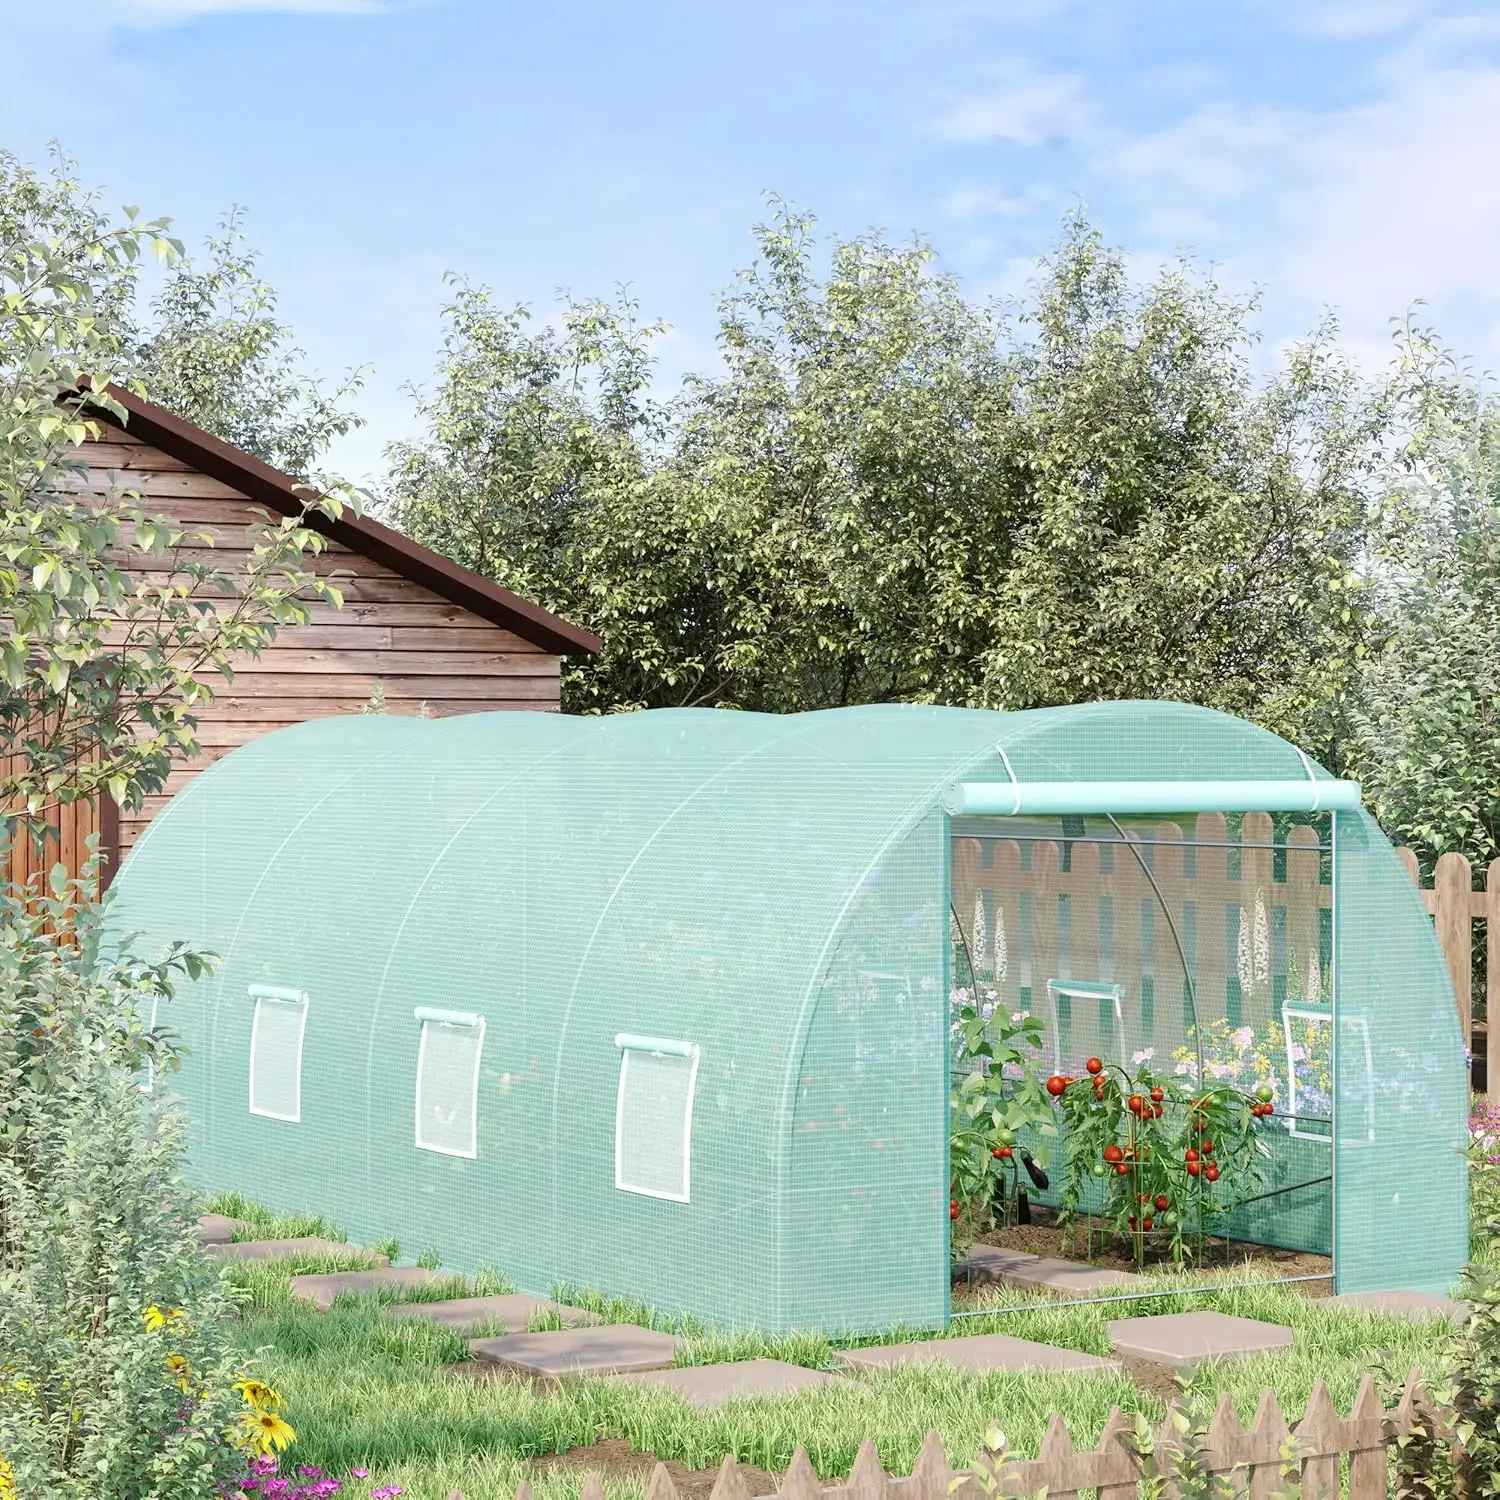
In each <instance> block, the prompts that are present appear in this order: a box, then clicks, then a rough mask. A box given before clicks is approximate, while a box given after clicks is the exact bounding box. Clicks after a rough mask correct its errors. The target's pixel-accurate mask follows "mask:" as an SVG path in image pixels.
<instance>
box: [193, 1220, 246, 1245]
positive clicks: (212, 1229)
mask: <svg viewBox="0 0 1500 1500" xmlns="http://www.w3.org/2000/svg"><path fill="white" fill-rule="evenodd" d="M244 1228H245V1225H244V1224H243V1223H241V1221H240V1220H239V1219H231V1218H230V1217H229V1216H228V1215H227V1214H204V1215H203V1217H202V1218H201V1219H199V1220H198V1238H199V1239H200V1240H201V1241H202V1242H203V1243H204V1244H205V1245H227V1244H228V1243H229V1242H230V1240H232V1239H233V1238H234V1232H235V1230H237V1229H244Z"/></svg>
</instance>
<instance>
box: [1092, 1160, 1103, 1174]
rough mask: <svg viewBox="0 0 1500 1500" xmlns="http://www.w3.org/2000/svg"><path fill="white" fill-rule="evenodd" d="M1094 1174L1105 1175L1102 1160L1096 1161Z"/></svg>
mask: <svg viewBox="0 0 1500 1500" xmlns="http://www.w3.org/2000/svg"><path fill="white" fill-rule="evenodd" d="M1094 1176H1095V1177H1103V1176H1104V1163H1103V1162H1102V1161H1096V1162H1095V1163H1094Z"/></svg>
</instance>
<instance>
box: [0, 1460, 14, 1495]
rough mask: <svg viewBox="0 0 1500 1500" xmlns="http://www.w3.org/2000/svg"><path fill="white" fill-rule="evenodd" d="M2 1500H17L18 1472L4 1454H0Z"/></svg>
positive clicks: (0, 1491) (0, 1493)
mask: <svg viewBox="0 0 1500 1500" xmlns="http://www.w3.org/2000/svg"><path fill="white" fill-rule="evenodd" d="M0 1500H16V1471H15V1470H14V1469H13V1468H11V1466H10V1461H9V1460H8V1459H7V1458H6V1456H5V1455H4V1454H3V1453H0Z"/></svg>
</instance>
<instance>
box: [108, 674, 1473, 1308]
mask: <svg viewBox="0 0 1500 1500" xmlns="http://www.w3.org/2000/svg"><path fill="white" fill-rule="evenodd" d="M111 921H112V923H113V925H114V927H115V929H116V930H117V931H118V932H120V933H121V934H127V933H128V934H138V936H137V937H136V938H135V939H134V941H135V943H136V947H137V950H138V951H141V952H146V951H148V950H150V949H152V948H153V947H154V946H156V945H160V944H165V943H168V942H173V941H178V940H185V941H188V942H190V943H192V944H193V945H194V946H196V947H198V948H201V949H205V950H208V951H211V952H214V953H216V954H218V955H219V962H218V963H217V965H216V966H215V968H214V970H213V972H212V973H211V974H210V975H208V976H206V977H204V978H203V979H202V980H200V981H198V982H197V983H196V984H194V985H192V986H188V987H186V988H185V989H184V990H183V992H182V993H181V994H180V996H179V997H178V998H177V999H176V1000H175V1001H173V1002H172V1003H170V1004H168V1005H164V1006H163V1007H162V1012H161V1016H160V1022H161V1024H162V1025H164V1026H166V1027H168V1028H169V1029H171V1030H172V1031H174V1032H175V1033H177V1034H178V1035H179V1036H180V1037H181V1038H182V1040H183V1042H184V1043H185V1045H186V1046H187V1048H188V1049H189V1055H188V1056H187V1058H186V1061H185V1065H184V1067H183V1069H182V1070H181V1071H180V1072H179V1073H176V1074H173V1075H171V1077H170V1083H169V1084H168V1082H167V1081H166V1080H165V1079H163V1078H160V1077H159V1078H157V1079H156V1080H155V1081H154V1082H153V1083H151V1084H150V1085H149V1086H153V1087H156V1088H166V1087H170V1088H171V1089H172V1090H173V1091H174V1092H175V1093H178V1094H180V1095H181V1097H182V1099H183V1101H184V1104H185V1107H186V1110H187V1113H188V1117H189V1121H190V1148H189V1157H190V1162H191V1167H192V1172H193V1175H194V1177H195V1179H196V1180H197V1181H198V1182H199V1183H200V1184H201V1185H202V1186H203V1187H204V1188H205V1189H207V1190H210V1191H221V1190H234V1191H238V1192H241V1193H244V1194H246V1195H248V1196H250V1197H252V1198H256V1199H259V1200H261V1201H263V1202H266V1203H267V1204H269V1205H271V1206H272V1207H275V1208H283V1209H291V1208H299V1209H316V1210H318V1211H319V1212H321V1213H324V1214H325V1215H327V1216H328V1217H329V1218H330V1219H332V1220H334V1221H336V1222H339V1223H341V1224H343V1225H344V1226H345V1227H346V1228H347V1229H348V1230H349V1231H350V1233H351V1235H353V1236H355V1237H357V1238H364V1239H383V1238H385V1237H387V1236H395V1237H396V1238H397V1239H398V1240H399V1241H400V1242H401V1244H402V1247H403V1249H404V1251H405V1252H406V1253H408V1254H412V1255H415V1254H417V1253H418V1252H420V1251H425V1250H434V1251H436V1252H437V1254H438V1255H439V1256H440V1258H441V1261H442V1263H443V1264H444V1265H445V1266H449V1267H452V1268H454V1269H455V1270H459V1271H472V1270H475V1269H477V1268H479V1267H481V1266H490V1267H494V1268H496V1269H498V1270H500V1271H502V1272H503V1273H504V1274H505V1275H507V1276H508V1277H509V1278H510V1279H511V1280H512V1281H514V1282H515V1283H516V1284H518V1285H519V1286H520V1287H522V1288H523V1289H525V1290H527V1291H531V1292H535V1293H539V1294H545V1293H547V1292H548V1291H550V1290H553V1289H554V1288H556V1287H558V1286H572V1287H592V1288H597V1289H600V1290H603V1291H607V1292H611V1293H616V1294H621V1295H628V1296H631V1297H635V1298H638V1299H640V1300H642V1301H645V1302H648V1303H650V1304H651V1305H653V1306H655V1307H657V1308H659V1309H661V1310H662V1311H665V1312H671V1313H690V1314H693V1315H695V1316H698V1317H701V1318H704V1319H706V1320H709V1321H711V1322H714V1323H716V1324H719V1325H721V1326H724V1327H732V1328H759V1329H763V1330H767V1331H781V1330H790V1329H799V1328H809V1329H811V1328H816V1329H822V1330H825V1331H827V1332H830V1333H835V1334H839V1333H856V1332H869V1331H878V1330H880V1329H885V1328H889V1327H892V1326H894V1325H897V1324H905V1325H908V1326H927V1327H934V1326H942V1325H943V1324H945V1323H946V1322H947V1321H948V1319H949V1318H950V1316H951V1313H952V1304H951V1292H950V1244H949V1234H950V1227H949V1216H948V1212H947V1210H948V1199H949V1183H948V1173H949V1166H948V1130H949V1096H950V1067H951V1065H952V1058H951V1056H950V1047H951V1032H952V1020H953V1014H952V1007H953V1004H954V997H955V995H957V994H959V993H960V992H969V993H978V992H980V991H982V992H983V993H984V994H985V995H987V996H988V997H989V1003H993V1004H1005V1005H1006V1006H1008V1007H1009V1008H1010V1009H1011V1010H1012V1011H1015V1010H1018V1009H1029V1010H1030V1011H1031V1012H1032V1013H1033V1014H1040V1015H1042V1016H1043V1018H1044V1022H1045V1026H1046V1030H1047V1058H1046V1062H1047V1065H1049V1066H1056V1067H1059V1068H1062V1067H1066V1066H1068V1065H1070V1062H1071V1060H1073V1059H1076V1058H1077V1057H1078V1056H1079V1055H1081V1053H1082V1051H1084V1050H1086V1049H1091V1048H1100V1047H1103V1048H1106V1049H1113V1054H1112V1055H1118V1056H1119V1057H1120V1058H1122V1059H1128V1058H1130V1057H1132V1056H1134V1055H1135V1054H1137V1053H1146V1052H1148V1050H1149V1053H1150V1054H1151V1055H1154V1056H1155V1057H1156V1059H1157V1062H1158V1063H1161V1064H1165V1063H1167V1062H1168V1060H1169V1059H1170V1058H1172V1057H1176V1058H1177V1061H1176V1063H1175V1064H1174V1066H1176V1067H1178V1068H1179V1069H1180V1070H1181V1069H1192V1070H1193V1076H1199V1077H1201V1076H1204V1070H1205V1069H1207V1070H1208V1072H1209V1073H1210V1074H1213V1073H1214V1070H1215V1069H1233V1068H1236V1067H1239V1066H1242V1065H1243V1066H1246V1067H1249V1066H1251V1065H1252V1063H1253V1066H1255V1067H1259V1068H1260V1069H1261V1070H1262V1071H1263V1072H1264V1070H1265V1069H1266V1068H1267V1067H1271V1068H1273V1069H1274V1068H1276V1067H1281V1068H1282V1069H1283V1070H1284V1071H1285V1072H1286V1074H1287V1075H1288V1076H1286V1077H1285V1079H1284V1083H1285V1088H1286V1090H1287V1092H1288V1094H1289V1095H1292V1096H1295V1095H1296V1093H1297V1091H1298V1090H1299V1089H1300V1090H1301V1091H1302V1096H1303V1100H1304V1103H1303V1104H1302V1105H1296V1104H1294V1106H1293V1109H1292V1111H1291V1116H1290V1117H1289V1118H1288V1119H1286V1120H1285V1121H1281V1120H1278V1121H1277V1122H1276V1125H1277V1134H1276V1136H1275V1146H1276V1149H1275V1152H1274V1153H1273V1156H1274V1161H1273V1163H1272V1166H1273V1169H1274V1173H1275V1174H1276V1175H1275V1176H1274V1178H1273V1182H1272V1190H1271V1191H1270V1192H1269V1193H1267V1194H1266V1195H1265V1196H1264V1198H1263V1199H1262V1201H1261V1202H1260V1203H1259V1204H1256V1205H1250V1206H1248V1207H1247V1208H1245V1209H1242V1210H1240V1211H1239V1212H1238V1214H1237V1216H1236V1221H1235V1224H1236V1228H1235V1233H1236V1234H1237V1236H1238V1237H1241V1238H1244V1239H1246V1240H1250V1241H1254V1242H1256V1243H1263V1244H1266V1245H1271V1246H1281V1247H1285V1248H1289V1249H1293V1250H1308V1251H1313V1252H1323V1253H1328V1252H1331V1253H1332V1256H1333V1262H1334V1275H1335V1278H1336V1285H1337V1288H1338V1290H1340V1291H1365V1290H1380V1289H1386V1288H1391V1287H1406V1288H1411V1289H1416V1290H1423V1291H1430V1292H1448V1291H1450V1290H1451V1289H1452V1287H1453V1285H1454V1282H1455V1280H1456V1277H1457V1275H1458V1272H1459V1268H1460V1266H1461V1265H1462V1263H1463V1261H1464V1259H1465V1257H1466V1253H1467V1213H1466V1200H1465V1191H1466V1187H1465V1175H1464V1161H1463V1157H1462V1148H1463V1144H1464V1139H1465V1121H1466V1111H1467V1086H1466V1078H1465V1073H1464V1054H1463V1044H1462V1039H1461V1034H1460V1030H1459V1024H1458V1016H1457V1010H1456V1006H1455V1004H1454V998H1453V994H1452V990H1451V987H1450V984H1449V980H1448V976H1447V972H1446V969H1445V967H1444V965H1443V962H1442V959H1441V956H1440V954H1439V951H1438V948H1437V945H1436V941H1435V939H1434V936H1433V933H1432V928H1431V922H1430V920H1429V919H1428V917H1427V916H1426V914H1425V913H1424V911H1423V909H1422V907H1421V904H1420V900H1419V898H1418V896H1417V893H1416V891H1415V890H1414V888H1413V887H1412V884H1411V882H1410V880H1409V879H1408V877H1407V875H1406V873H1405V871H1404V870H1403V869H1402V867H1401V864H1400V862H1399V860H1398V859H1397V857H1396V854H1395V851H1394V850H1393V849H1392V848H1391V846H1390V844H1389V843H1388V842H1387V841H1386V839H1385V838H1384V836H1383V835H1382V834H1381V832H1380V830H1379V829H1378V827H1377V826H1376V824H1375V822H1374V821H1373V819H1372V818H1371V817H1370V816H1369V815H1368V814H1367V813H1366V812H1365V811H1364V810H1363V809H1362V808H1361V806H1360V802H1359V795H1358V789H1357V787H1354V786H1353V785H1352V784H1350V783H1346V782H1340V781H1337V780H1335V779H1333V778H1332V777H1330V776H1329V774H1328V773H1327V772H1326V771H1324V770H1323V769H1322V768H1320V767H1318V766H1317V765H1315V764H1314V763H1312V762H1311V761H1309V760H1308V758H1307V757H1306V756H1305V755H1304V754H1303V753H1302V752H1301V751H1299V750H1297V749H1296V748H1295V747H1294V746H1292V745H1290V744H1288V743H1287V742H1285V741H1283V740H1280V739H1278V738H1276V737H1275V736H1273V735H1271V734H1269V733H1267V732H1266V731H1264V730H1261V729H1258V728H1256V727H1254V726H1252V725H1250V724H1248V723H1245V722H1243V721H1240V720H1237V719H1234V718H1231V717H1228V716H1226V715H1223V714H1218V713H1214V712H1212V711H1209V710H1205V709H1200V708H1195V707H1190V706H1186V705H1182V704H1174V703H1113V704H1090V705H1081V706H1076V707H1069V708H1059V709H1048V710H1036V711H1030V712H1025V713H998V712H992V711H986V710H969V709H954V708H938V707H926V706H914V705H901V706H881V707H868V708H852V709H838V710H829V711H824V712H818V713H808V714H799V715H788V716H779V717H778V716H769V715H758V714H750V713H734V712H725V711H719V710H660V711H652V712H646V713H637V714H621V715H617V716H612V717H602V718H571V717H565V716H561V715H555V714H542V713H536V714H527V713H497V714H478V715H472V716H464V717H456V718H448V719H440V720H425V719H418V718H402V717H387V716H380V715H360V716H346V717H339V718H330V719H322V720H316V721H312V722H310V723H306V724H302V725H299V726H296V727H294V728H290V729H285V730H280V731H277V732H275V733H273V734H270V735H267V736H265V737H263V738H261V739H259V740H256V741H253V742H251V743H250V744H248V745H246V746H244V747H242V748H240V749H237V750H235V751H233V752H231V753H230V754H229V755H227V756H226V757H224V758H223V759H222V760H220V761H219V762H218V763H217V764H215V765H214V766H213V767H212V768H210V769H209V770H208V771H207V772H205V773H204V774H203V775H201V776H200V777H198V778H197V779H196V780H195V781H194V782H193V783H192V784H191V785H190V786H189V787H188V788H187V789H186V790H185V791H184V792H183V793H181V794H180V795H179V796H178V797H176V798H175V799H174V800H173V801H172V802H171V803H169V804H168V806H167V807H166V809H165V810H164V811H163V812H162V813H161V814H160V815H159V816H158V817H157V818H156V820H155V821H154V822H153V823H152V824H151V825H150V827H149V828H148V829H147V831H146V833H145V835H144V836H143V837H142V839H141V840H140V842H139V844H138V845H137V847H136V848H135V849H134V850H133V851H132V853H131V855H130V857H129V859H128V860H127V862H126V864H125V866H124V868H123V870H122V871H121V874H120V877H119V879H118V880H117V881H116V882H115V888H114V894H113V905H112V916H111ZM955 939H956V940H957V942H955ZM976 949H977V950H978V955H977V957H976V956H975V950H976ZM959 953H962V954H964V955H965V960H964V961H965V962H966V963H967V964H968V966H969V969H970V972H968V973H966V974H959V973H956V972H955V963H956V961H957V960H956V957H955V955H956V954H959ZM966 986H967V987H968V990H967V991H965V987H966ZM1299 1028H1300V1029H1299ZM1247 1037H1248V1038H1249V1040H1248V1041H1247V1040H1246V1039H1247ZM1319 1048H1323V1049H1324V1051H1323V1053H1319ZM1216 1049H1217V1050H1216ZM1278 1059H1280V1061H1279V1062H1278ZM1299 1066H1300V1067H1301V1068H1302V1069H1303V1071H1302V1073H1300V1074H1299V1072H1298V1068H1299ZM1319 1069H1321V1070H1322V1072H1319ZM1314 1075H1316V1076H1314ZM1320 1089H1321V1090H1322V1093H1321V1094H1319V1093H1318V1090H1320ZM1315 1096H1316V1097H1318V1098H1323V1099H1324V1101H1325V1102H1324V1103H1323V1104H1321V1105H1320V1106H1319V1107H1318V1109H1317V1110H1316V1111H1314V1110H1313V1109H1312V1108H1311V1106H1310V1105H1309V1104H1307V1102H1306V1101H1310V1100H1312V1099H1313V1098H1314V1097H1315ZM1320 1184H1326V1187H1323V1186H1320ZM1412 1225H1419V1226H1420V1233H1418V1234H1413V1233H1411V1226H1412Z"/></svg>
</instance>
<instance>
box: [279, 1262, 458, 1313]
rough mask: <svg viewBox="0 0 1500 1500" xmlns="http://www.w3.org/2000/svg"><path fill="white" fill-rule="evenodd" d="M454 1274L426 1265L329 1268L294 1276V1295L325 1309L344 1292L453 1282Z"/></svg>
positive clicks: (405, 1287) (377, 1290)
mask: <svg viewBox="0 0 1500 1500" xmlns="http://www.w3.org/2000/svg"><path fill="white" fill-rule="evenodd" d="M453 1279H454V1278H453V1276H452V1275H451V1274H444V1273H443V1272H442V1271H429V1270H428V1269H427V1268H426V1267H425V1266H387V1265H382V1266H379V1267H377V1268H376V1269H375V1270H373V1271H329V1272H326V1273H324V1274H322V1275H315V1276H293V1277H292V1296H293V1297H294V1298H297V1299H298V1300H300V1301H302V1302H311V1303H312V1304H313V1305H314V1306H315V1307H320V1308H322V1309H323V1310H324V1311H325V1312H326V1311H327V1310H328V1309H329V1308H330V1307H332V1306H333V1304H334V1302H335V1301H337V1300H338V1295H339V1293H340V1292H379V1291H386V1290H389V1289H392V1288H394V1289H395V1290H396V1291H405V1290H406V1289H407V1288H408V1287H414V1286H431V1285H432V1284H433V1282H435V1281H440V1282H444V1283H451V1282H452V1281H453Z"/></svg>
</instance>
